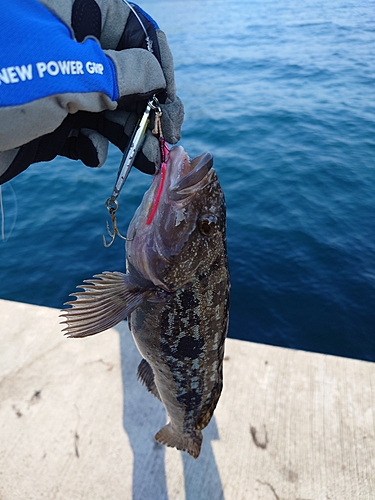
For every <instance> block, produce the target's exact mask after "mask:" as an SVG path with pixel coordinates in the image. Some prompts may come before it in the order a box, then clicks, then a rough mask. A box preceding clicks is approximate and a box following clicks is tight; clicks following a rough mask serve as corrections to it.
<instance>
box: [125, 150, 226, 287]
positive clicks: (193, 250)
mask: <svg viewBox="0 0 375 500" xmlns="http://www.w3.org/2000/svg"><path fill="white" fill-rule="evenodd" d="M155 204H157V206H155ZM225 225H226V217H225V200H224V194H223V191H222V189H221V187H220V184H219V180H218V178H217V175H216V172H215V170H214V169H213V158H212V155H211V154H210V153H204V154H202V155H200V156H198V157H197V158H195V159H193V160H189V157H188V155H187V154H186V152H185V151H184V149H183V148H182V147H181V146H176V147H174V148H172V149H171V151H170V152H169V159H168V161H167V163H166V167H165V171H164V173H163V172H159V173H158V174H157V176H155V178H154V180H153V183H152V185H151V187H150V189H149V190H148V191H147V192H146V193H145V195H144V198H143V200H142V203H141V205H140V206H139V207H138V209H137V211H136V213H135V215H134V217H133V219H132V221H131V223H130V225H129V230H128V238H129V240H128V241H127V243H126V254H127V261H128V267H129V266H130V267H131V268H133V269H135V270H136V272H137V273H139V274H140V275H141V276H142V277H143V278H144V279H146V280H148V281H151V282H152V283H153V284H154V285H155V286H158V287H161V288H162V289H164V290H165V291H168V292H173V291H175V290H177V289H179V288H180V287H181V286H183V285H184V284H186V283H189V282H191V281H192V280H193V279H194V276H196V274H197V273H198V274H199V273H201V272H204V269H209V267H210V265H211V264H212V262H214V260H215V259H216V258H217V257H218V255H219V254H220V253H221V254H222V253H223V251H224V250H225V249H224V248H223V245H225Z"/></svg>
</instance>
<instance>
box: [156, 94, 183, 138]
mask: <svg viewBox="0 0 375 500" xmlns="http://www.w3.org/2000/svg"><path fill="white" fill-rule="evenodd" d="M161 109H162V112H163V114H162V116H161V126H162V129H163V136H164V139H165V140H166V141H167V142H169V143H170V144H176V142H178V141H179V140H180V139H181V127H182V123H183V121H184V105H183V104H182V101H181V100H180V98H179V97H178V96H176V97H175V99H174V100H173V101H172V102H168V101H167V102H166V104H161Z"/></svg>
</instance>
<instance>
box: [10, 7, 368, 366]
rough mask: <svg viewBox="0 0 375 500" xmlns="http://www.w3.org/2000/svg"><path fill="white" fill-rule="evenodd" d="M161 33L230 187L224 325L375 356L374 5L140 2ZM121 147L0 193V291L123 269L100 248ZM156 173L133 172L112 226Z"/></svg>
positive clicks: (186, 134)
mask: <svg viewBox="0 0 375 500" xmlns="http://www.w3.org/2000/svg"><path fill="white" fill-rule="evenodd" d="M140 4H141V6H142V7H143V8H144V9H145V10H146V11H148V12H149V13H150V14H151V15H152V16H153V17H154V18H155V19H157V21H158V23H159V25H160V27H161V28H162V29H163V30H164V31H165V32H166V34H167V36H168V40H169V43H170V46H171V49H172V52H173V55H174V60H175V68H176V82H177V89H178V94H179V95H180V97H181V98H182V100H183V101H184V104H185V111H186V118H185V122H184V126H183V137H182V139H181V142H180V144H181V145H182V146H183V147H184V148H185V149H186V151H187V152H188V153H189V154H190V156H191V157H193V156H195V155H198V154H200V153H202V152H204V151H210V152H211V153H212V154H213V156H214V166H215V168H216V170H217V172H218V174H219V177H220V180H221V184H222V186H223V189H224V191H225V194H226V200H227V213H228V233H227V235H228V253H229V264H230V272H231V281H232V295H231V313H230V330H229V336H230V337H234V338H239V339H245V340H250V341H255V342H263V343H267V344H273V345H279V346H286V347H292V348H298V349H305V350H311V351H318V352H324V353H330V354H337V355H342V356H348V357H354V358H361V359H365V360H371V361H375V165H374V160H375V106H374V101H375V91H374V84H375V58H374V54H375V21H374V19H375V3H374V1H370V0H366V1H364V0H331V1H330V2H323V1H318V0H306V1H304V2H298V1H297V0H294V1H293V0H280V1H279V2H273V1H271V0H255V1H250V0H232V1H223V0H215V1H214V0H199V1H198V0H189V1H186V0H183V1H182V0H160V1H158V0H143V1H140ZM120 159H121V153H120V152H119V151H117V150H116V149H115V148H111V149H110V154H109V158H108V161H107V163H106V164H105V166H104V167H102V168H101V169H99V170H96V169H90V168H87V167H85V166H84V165H82V164H81V163H80V162H73V161H70V160H67V159H64V158H57V159H56V160H54V161H52V162H50V163H43V164H39V165H36V166H32V167H31V168H29V169H28V170H27V171H26V172H24V173H23V174H21V175H19V176H18V177H17V178H16V179H14V180H13V181H11V182H10V183H8V184H5V185H4V186H3V189H2V194H3V206H4V214H5V218H4V236H3V241H0V256H1V259H0V279H1V281H0V287H1V289H0V297H1V298H4V299H10V300H17V301H25V302H30V303H34V304H41V305H46V306H51V307H57V308H60V307H61V306H62V304H63V302H64V301H66V300H68V295H69V293H71V292H73V291H74V290H75V286H76V285H78V284H80V283H81V282H82V280H83V279H87V278H90V277H91V276H92V275H93V274H95V273H98V272H102V271H105V270H109V271H113V270H119V271H124V258H125V255H124V244H123V241H121V240H119V239H117V240H116V242H115V243H114V245H113V246H112V247H111V248H109V249H106V248H104V246H103V243H102V233H103V232H105V220H106V218H107V212H106V209H105V207H104V202H105V200H106V199H107V198H108V196H109V195H110V193H111V190H112V187H113V183H114V180H115V177H116V174H117V168H118V165H119V162H120ZM149 184H150V177H148V176H146V175H145V174H142V173H140V172H138V171H136V170H134V171H132V172H131V175H130V177H129V180H128V181H127V182H126V184H125V187H124V189H123V193H122V194H121V198H120V209H119V213H118V223H119V226H120V230H122V231H123V232H124V233H126V229H127V225H128V223H129V221H130V219H131V217H132V215H133V213H134V211H135V209H136V207H137V206H138V204H139V203H140V200H141V198H142V195H143V193H144V191H145V190H146V189H147V188H148V186H149Z"/></svg>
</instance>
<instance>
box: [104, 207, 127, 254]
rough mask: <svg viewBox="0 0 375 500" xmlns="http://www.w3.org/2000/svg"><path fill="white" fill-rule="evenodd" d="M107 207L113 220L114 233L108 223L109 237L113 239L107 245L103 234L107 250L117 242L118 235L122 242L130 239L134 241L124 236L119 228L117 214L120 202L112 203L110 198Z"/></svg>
mask: <svg viewBox="0 0 375 500" xmlns="http://www.w3.org/2000/svg"><path fill="white" fill-rule="evenodd" d="M105 206H106V208H107V210H108V212H109V215H110V217H111V219H112V231H111V228H110V227H109V224H108V221H107V223H106V224H107V232H108V234H109V236H110V237H111V239H110V241H109V243H107V241H106V239H105V236H104V234H103V244H104V246H105V247H106V248H108V247H110V246H111V245H112V243H113V242H114V241H115V238H116V234H117V236H119V237H120V238H121V239H122V240H125V241H129V240H130V239H132V238H126V237H125V236H123V235H122V234H121V233H120V231H119V229H118V227H117V220H116V212H117V209H118V207H119V204H118V201H117V200H114V201H112V200H111V199H110V198H108V200H107V201H106V202H105Z"/></svg>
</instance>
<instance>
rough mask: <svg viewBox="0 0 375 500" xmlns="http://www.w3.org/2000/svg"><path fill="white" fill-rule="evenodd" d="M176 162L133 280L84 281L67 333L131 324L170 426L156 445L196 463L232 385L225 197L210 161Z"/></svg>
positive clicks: (137, 238)
mask: <svg viewBox="0 0 375 500" xmlns="http://www.w3.org/2000/svg"><path fill="white" fill-rule="evenodd" d="M169 156H170V157H169V161H168V164H167V169H166V172H165V175H164V174H162V173H160V174H158V175H157V176H156V177H155V179H154V181H153V183H152V186H151V187H150V189H149V190H148V191H147V192H146V194H145V195H144V198H143V201H142V203H141V205H140V206H139V207H138V209H137V211H136V213H135V214H134V217H133V220H132V222H131V223H130V226H129V230H128V238H129V241H127V242H126V254H127V273H126V274H123V273H120V272H104V273H103V274H100V275H96V276H94V278H95V279H92V280H88V281H85V284H84V285H81V287H80V288H83V289H84V290H85V291H84V292H77V293H75V294H72V295H74V296H75V297H76V300H74V301H71V302H68V303H67V304H70V305H71V306H72V307H71V308H68V309H66V310H64V311H63V316H64V317H65V323H66V324H67V327H66V328H65V329H64V331H66V334H67V335H69V336H70V337H85V336H88V335H93V334H96V333H99V332H101V331H103V330H106V329H107V328H110V327H112V326H114V325H116V324H117V323H118V322H119V321H121V320H123V319H125V318H126V317H129V326H130V329H131V331H132V334H133V337H134V340H135V342H136V344H137V347H138V349H139V352H140V353H141V355H142V357H143V360H142V362H141V363H140V365H139V367H138V376H139V378H140V380H141V381H142V382H143V383H144V384H145V386H146V387H147V389H148V390H149V391H150V392H151V393H152V394H154V396H156V397H157V398H159V399H160V400H161V401H162V403H163V404H164V406H165V408H166V410H167V412H168V415H169V419H170V422H169V423H168V424H167V425H166V426H165V427H163V428H162V429H161V430H160V431H159V432H158V433H157V434H156V436H155V439H156V440H157V441H158V442H160V443H162V444H165V445H167V446H172V447H176V448H177V449H179V450H184V451H187V452H188V453H189V454H190V455H192V456H193V457H194V458H197V457H198V455H199V453H200V449H201V444H202V432H201V431H202V429H203V428H204V427H206V425H207V424H208V423H209V421H210V420H211V417H212V414H213V412H214V410H215V407H216V405H217V402H218V400H219V397H220V393H221V390H222V386H223V357H224V341H225V338H226V334H227V330H228V309H229V288H230V284H229V273H228V266H227V251H226V236H225V231H226V213H225V200H224V194H223V191H222V189H221V187H220V184H219V180H218V178H217V175H216V172H215V170H214V169H213V168H212V164H213V160H212V156H211V155H210V154H208V153H205V154H203V155H201V156H199V157H198V158H196V159H194V160H192V161H191V162H190V161H189V159H188V156H187V155H186V153H185V151H184V150H183V148H182V147H180V146H179V147H175V148H173V149H172V150H171V152H170V155H169ZM163 177H164V178H163ZM158 193H159V195H160V194H161V196H160V200H159V202H158V206H157V207H156V206H155V203H156V201H155V200H157V199H158ZM155 209H156V210H155ZM150 214H154V215H150ZM151 219H152V220H151Z"/></svg>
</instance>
